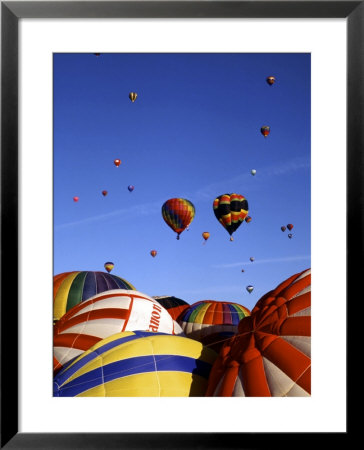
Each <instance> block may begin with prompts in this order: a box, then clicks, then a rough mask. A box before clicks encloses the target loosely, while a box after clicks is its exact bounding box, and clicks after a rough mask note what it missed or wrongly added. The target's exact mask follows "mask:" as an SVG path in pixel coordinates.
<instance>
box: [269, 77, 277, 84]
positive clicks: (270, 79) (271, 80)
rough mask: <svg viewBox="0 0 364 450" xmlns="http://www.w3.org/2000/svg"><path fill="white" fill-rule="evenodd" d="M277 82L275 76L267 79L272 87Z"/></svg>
mask: <svg viewBox="0 0 364 450" xmlns="http://www.w3.org/2000/svg"><path fill="white" fill-rule="evenodd" d="M275 82H276V78H275V77H273V76H270V77H268V78H267V83H268V84H269V85H270V86H272V84H274V83H275Z"/></svg>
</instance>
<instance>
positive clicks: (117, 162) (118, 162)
mask: <svg viewBox="0 0 364 450" xmlns="http://www.w3.org/2000/svg"><path fill="white" fill-rule="evenodd" d="M114 164H115V166H116V167H119V166H120V164H121V161H120V159H115V160H114Z"/></svg>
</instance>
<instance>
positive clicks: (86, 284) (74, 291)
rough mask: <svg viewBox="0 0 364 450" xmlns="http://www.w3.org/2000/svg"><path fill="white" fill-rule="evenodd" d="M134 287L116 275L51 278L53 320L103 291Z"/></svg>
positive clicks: (67, 274)
mask: <svg viewBox="0 0 364 450" xmlns="http://www.w3.org/2000/svg"><path fill="white" fill-rule="evenodd" d="M111 289H131V290H135V287H134V286H133V285H132V284H131V283H129V282H128V281H126V280H124V279H123V278H120V277H119V276H117V275H111V274H108V273H105V272H86V271H82V272H81V271H76V272H64V273H61V274H58V275H55V276H54V278H53V319H54V320H59V319H60V318H61V317H62V316H63V315H64V314H66V312H67V311H68V310H70V309H71V308H72V307H73V306H75V305H78V304H79V303H80V302H84V301H86V300H88V299H89V298H91V297H93V296H94V295H97V294H99V293H101V292H104V291H109V290H111Z"/></svg>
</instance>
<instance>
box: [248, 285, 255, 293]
mask: <svg viewBox="0 0 364 450" xmlns="http://www.w3.org/2000/svg"><path fill="white" fill-rule="evenodd" d="M253 289H254V286H251V285H249V286H247V287H246V290H247V291H248V292H249V294H251V293H252V292H253Z"/></svg>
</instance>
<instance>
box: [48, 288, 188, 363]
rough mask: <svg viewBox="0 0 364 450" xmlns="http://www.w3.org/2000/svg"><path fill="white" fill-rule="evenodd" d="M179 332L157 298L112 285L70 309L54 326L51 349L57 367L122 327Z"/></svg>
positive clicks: (179, 329) (121, 329) (132, 329)
mask: <svg viewBox="0 0 364 450" xmlns="http://www.w3.org/2000/svg"><path fill="white" fill-rule="evenodd" d="M134 330H149V331H153V332H159V331H160V332H163V333H168V334H183V332H182V329H181V327H180V326H179V325H178V323H177V322H175V321H174V320H173V319H172V317H171V315H170V314H169V313H168V312H167V310H166V309H165V308H163V307H162V306H161V305H160V303H158V302H157V300H154V299H153V298H152V297H149V296H148V295H146V294H143V293H141V292H138V291H131V290H126V289H116V290H112V291H106V292H103V293H102V294H98V295H96V296H94V297H92V298H91V299H89V300H87V301H86V302H82V303H79V304H78V305H77V306H74V307H73V308H72V309H70V310H69V311H68V312H67V313H66V314H65V315H64V316H63V317H62V318H61V319H60V320H59V321H58V322H57V323H56V324H55V326H54V337H53V349H54V357H55V358H56V360H57V361H58V364H57V366H56V367H54V370H55V371H57V370H59V369H60V368H61V367H62V366H64V364H65V363H67V362H68V361H69V360H70V359H72V358H74V357H75V356H78V355H80V354H81V353H82V352H84V351H85V350H88V349H89V348H90V347H91V346H92V345H94V344H96V343H97V342H99V341H100V340H101V339H104V338H107V337H109V336H111V335H112V334H115V333H120V332H122V331H134Z"/></svg>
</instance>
